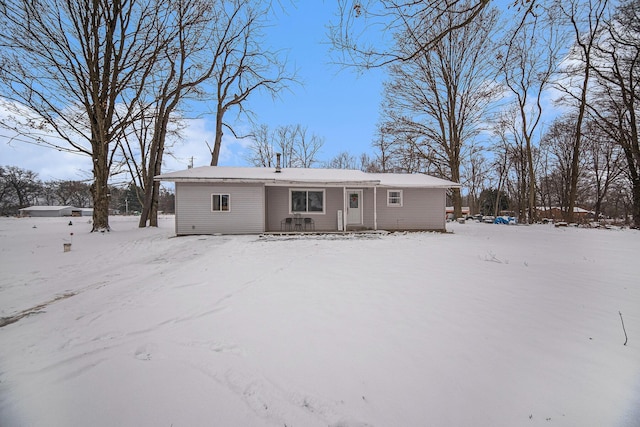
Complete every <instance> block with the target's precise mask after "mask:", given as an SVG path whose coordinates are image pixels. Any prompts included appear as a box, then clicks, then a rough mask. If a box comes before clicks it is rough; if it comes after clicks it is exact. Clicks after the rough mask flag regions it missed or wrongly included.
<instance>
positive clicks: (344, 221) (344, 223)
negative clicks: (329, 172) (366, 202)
mask: <svg viewBox="0 0 640 427" xmlns="http://www.w3.org/2000/svg"><path fill="white" fill-rule="evenodd" d="M347 206H348V205H347V187H342V232H343V233H346V232H347Z"/></svg>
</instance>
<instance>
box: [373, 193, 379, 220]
mask: <svg viewBox="0 0 640 427" xmlns="http://www.w3.org/2000/svg"><path fill="white" fill-rule="evenodd" d="M373 229H374V230H375V231H378V186H377V185H376V186H375V187H373Z"/></svg>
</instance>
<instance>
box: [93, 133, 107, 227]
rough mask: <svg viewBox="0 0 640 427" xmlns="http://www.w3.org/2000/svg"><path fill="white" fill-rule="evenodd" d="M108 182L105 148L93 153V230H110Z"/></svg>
mask: <svg viewBox="0 0 640 427" xmlns="http://www.w3.org/2000/svg"><path fill="white" fill-rule="evenodd" d="M103 146H104V145H103ZM108 184H109V167H108V166H107V153H106V152H105V151H104V150H96V151H94V153H93V184H92V185H91V195H92V196H93V228H92V229H91V232H94V231H110V227H109V199H110V192H109V185H108Z"/></svg>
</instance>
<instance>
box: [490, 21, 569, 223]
mask: <svg viewBox="0 0 640 427" xmlns="http://www.w3.org/2000/svg"><path fill="white" fill-rule="evenodd" d="M552 17H553V11H552V10H542V11H539V13H537V14H530V15H527V16H526V17H525V20H523V21H522V22H519V23H517V25H515V26H514V27H513V28H512V30H511V32H510V34H508V35H507V37H506V39H505V44H504V46H503V48H502V49H501V51H499V52H498V59H499V61H500V62H501V65H500V69H501V75H502V80H503V82H504V84H505V86H506V88H507V89H508V92H509V93H510V94H511V95H512V96H513V97H514V99H515V100H514V105H515V108H516V111H517V112H518V115H517V118H516V120H517V121H518V126H517V132H518V134H519V135H518V137H517V140H518V141H521V142H522V143H523V145H519V147H521V153H522V154H523V155H524V156H525V157H524V162H521V165H523V166H526V168H525V170H526V175H525V176H522V182H521V185H520V188H521V190H524V191H526V193H527V195H528V197H527V204H526V213H525V212H521V213H520V215H521V217H520V218H519V219H520V221H521V222H522V221H525V220H526V221H528V222H533V221H534V220H535V216H536V187H535V186H536V176H535V164H534V158H533V157H534V156H533V152H534V148H535V147H534V143H535V141H534V135H535V133H536V129H537V128H538V125H539V124H540V121H541V118H542V113H543V103H542V97H543V94H544V92H545V90H546V89H547V88H548V87H549V85H550V83H551V79H552V76H553V75H554V72H555V71H556V68H557V64H558V58H559V56H560V50H561V48H562V43H561V41H562V38H561V33H560V32H559V30H558V26H557V25H556V23H555V22H554V20H553V19H552Z"/></svg>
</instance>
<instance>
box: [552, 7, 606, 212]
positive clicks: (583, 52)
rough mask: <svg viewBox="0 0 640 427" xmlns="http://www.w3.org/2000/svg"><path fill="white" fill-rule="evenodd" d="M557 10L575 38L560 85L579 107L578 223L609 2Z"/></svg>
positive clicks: (572, 195)
mask: <svg viewBox="0 0 640 427" xmlns="http://www.w3.org/2000/svg"><path fill="white" fill-rule="evenodd" d="M557 8H558V10H560V11H561V12H562V15H563V17H564V18H565V19H566V20H568V21H569V22H570V23H571V28H572V31H573V36H574V46H573V49H572V52H571V55H570V56H569V60H570V62H569V65H567V66H566V69H565V70H564V71H565V73H566V74H568V75H569V78H568V79H563V80H560V81H558V82H557V86H558V87H559V88H560V89H561V90H562V91H563V92H565V93H566V94H567V95H568V98H569V100H570V101H573V102H571V104H573V105H575V107H576V110H577V114H576V118H575V127H574V137H573V147H572V153H571V170H570V180H569V194H568V206H567V216H566V219H567V221H568V222H574V207H575V205H576V197H577V194H578V177H579V173H580V171H579V163H580V153H581V150H582V133H583V129H582V127H583V122H584V119H585V112H586V111H587V103H588V99H587V96H588V93H589V83H590V78H591V71H592V70H591V68H592V67H591V60H592V56H593V54H594V51H595V46H594V44H595V42H596V40H597V39H598V38H599V35H600V33H601V32H602V30H603V25H604V24H605V19H606V18H607V16H606V13H607V0H589V1H587V2H585V1H581V0H580V1H579V0H569V1H566V0H562V1H557ZM574 80H577V81H574Z"/></svg>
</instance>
